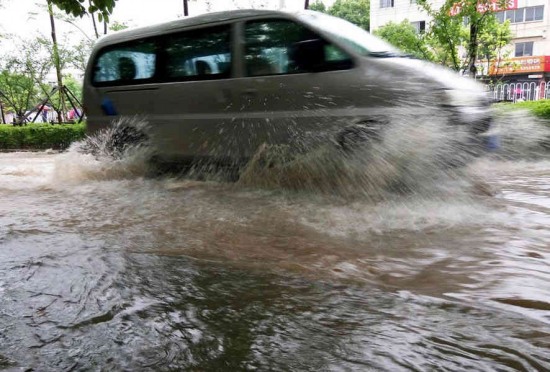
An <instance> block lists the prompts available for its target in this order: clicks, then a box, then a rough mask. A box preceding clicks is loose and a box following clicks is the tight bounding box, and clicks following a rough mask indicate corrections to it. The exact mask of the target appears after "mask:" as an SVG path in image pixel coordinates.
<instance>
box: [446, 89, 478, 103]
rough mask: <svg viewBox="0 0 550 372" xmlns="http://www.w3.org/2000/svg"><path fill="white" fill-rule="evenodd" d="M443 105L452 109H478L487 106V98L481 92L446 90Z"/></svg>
mask: <svg viewBox="0 0 550 372" xmlns="http://www.w3.org/2000/svg"><path fill="white" fill-rule="evenodd" d="M445 103H446V104H447V105H448V106H452V107H479V106H486V105H487V97H486V95H485V94H484V93H483V92H477V91H470V90H458V89H447V90H445Z"/></svg>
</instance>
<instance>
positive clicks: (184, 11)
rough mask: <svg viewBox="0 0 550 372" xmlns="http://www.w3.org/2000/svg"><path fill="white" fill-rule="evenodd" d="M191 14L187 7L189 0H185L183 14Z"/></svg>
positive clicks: (185, 15)
mask: <svg viewBox="0 0 550 372" xmlns="http://www.w3.org/2000/svg"><path fill="white" fill-rule="evenodd" d="M188 15H189V9H188V8H187V0H183V16H184V17H187V16H188Z"/></svg>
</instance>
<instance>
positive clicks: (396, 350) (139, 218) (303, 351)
mask: <svg viewBox="0 0 550 372" xmlns="http://www.w3.org/2000/svg"><path fill="white" fill-rule="evenodd" d="M0 180H1V184H0V303H1V306H0V369H7V370H10V369H13V370H28V369H33V370H36V371H50V370H52V371H53V370H55V371H60V370H105V371H108V370H128V371H130V370H197V371H200V370H219V371H222V370H224V371H229V370H254V369H256V370H275V371H288V370H300V371H320V370H335V371H339V370H342V371H344V370H357V371H364V370H370V369H372V370H387V371H409V370H417V371H427V370H445V371H458V370H485V371H486V370H495V371H516V370H520V371H544V370H550V285H549V283H550V229H549V228H548V226H550V161H548V160H544V159H542V160H541V159H538V160H513V161H511V160H500V159H481V160H479V161H478V162H476V163H475V164H473V165H472V166H471V167H469V168H468V169H467V170H466V171H465V172H464V173H463V174H461V175H459V176H455V177H451V178H448V179H446V181H445V182H444V184H441V183H439V184H438V185H437V187H435V186H434V188H433V192H425V191H426V190H425V189H423V191H422V192H419V193H412V194H403V195H394V196H393V197H392V198H381V199H378V200H368V199H364V198H355V199H353V198H352V199H349V198H342V197H335V196H331V195H327V194H326V193H314V192H310V191H309V190H308V191H296V190H293V191H282V190H278V189H273V188H271V189H270V188H265V187H253V185H252V186H251V185H250V184H246V185H240V184H233V183H224V182H215V181H196V180H188V179H182V178H170V177H164V178H150V177H144V176H143V174H142V170H141V169H140V166H139V165H136V164H134V163H132V164H120V163H117V164H105V163H103V164H102V163H100V162H97V161H95V160H94V159H92V158H91V157H89V156H85V155H81V154H77V153H75V152H71V151H69V152H67V153H62V154H57V153H47V152H42V153H4V154H0Z"/></svg>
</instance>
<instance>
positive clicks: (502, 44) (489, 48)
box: [478, 18, 512, 74]
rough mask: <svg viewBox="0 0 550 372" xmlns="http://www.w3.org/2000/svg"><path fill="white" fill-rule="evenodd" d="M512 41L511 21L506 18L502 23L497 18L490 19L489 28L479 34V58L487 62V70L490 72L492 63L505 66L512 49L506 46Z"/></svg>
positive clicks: (496, 67)
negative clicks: (507, 48)
mask: <svg viewBox="0 0 550 372" xmlns="http://www.w3.org/2000/svg"><path fill="white" fill-rule="evenodd" d="M511 41H512V31H511V30H510V21H509V20H506V22H504V23H500V22H499V21H498V20H497V19H496V18H490V19H489V20H488V24H487V28H486V29H485V30H483V31H482V32H481V33H480V35H479V49H478V50H479V52H478V54H479V59H480V60H483V61H484V63H485V64H486V72H487V74H488V73H489V71H490V69H491V63H493V64H494V68H495V69H498V68H499V67H503V65H504V64H505V63H506V62H505V60H506V58H508V56H509V54H510V51H509V50H508V51H507V50H506V46H507V45H508V44H510V42H511Z"/></svg>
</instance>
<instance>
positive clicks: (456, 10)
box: [417, 0, 506, 76]
mask: <svg viewBox="0 0 550 372" xmlns="http://www.w3.org/2000/svg"><path fill="white" fill-rule="evenodd" d="M505 3H506V0H497V1H495V0H460V1H457V0H445V2H444V3H443V5H442V6H441V7H440V8H434V7H432V5H431V3H430V1H428V0H417V4H418V6H420V7H421V8H422V9H424V10H425V11H426V12H427V13H428V14H429V15H430V16H431V17H432V21H431V24H430V27H429V37H430V39H431V42H432V45H433V47H434V50H435V54H436V56H437V58H436V59H437V60H438V61H439V62H441V63H443V64H446V65H448V66H449V67H451V68H453V69H455V70H457V71H458V70H465V71H466V72H467V73H469V74H470V75H471V76H475V75H476V73H477V66H476V62H477V61H478V59H479V57H480V55H479V54H480V53H479V52H480V49H479V47H480V40H479V38H480V35H482V34H483V33H486V32H491V29H492V27H494V25H495V22H496V17H495V13H494V11H495V6H498V7H500V8H501V9H503V8H505ZM461 46H462V47H464V49H465V51H466V59H465V60H464V61H463V60H462V59H461V58H460V56H459V54H458V53H459V47H461ZM489 47H491V46H489Z"/></svg>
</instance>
